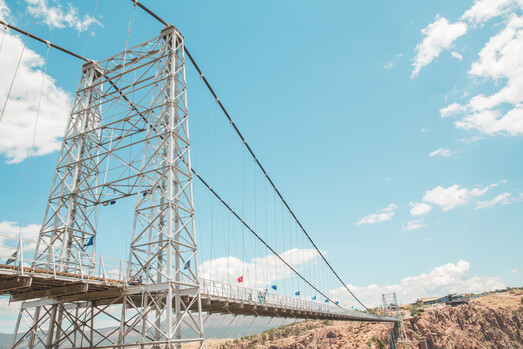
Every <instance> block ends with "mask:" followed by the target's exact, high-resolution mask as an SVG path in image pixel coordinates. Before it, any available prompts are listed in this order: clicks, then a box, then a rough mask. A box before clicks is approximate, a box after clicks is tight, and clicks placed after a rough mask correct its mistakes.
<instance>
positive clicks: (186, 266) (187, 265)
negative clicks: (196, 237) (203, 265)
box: [183, 261, 191, 270]
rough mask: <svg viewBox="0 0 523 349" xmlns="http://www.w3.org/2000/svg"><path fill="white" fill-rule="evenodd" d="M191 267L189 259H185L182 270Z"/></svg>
mask: <svg viewBox="0 0 523 349" xmlns="http://www.w3.org/2000/svg"><path fill="white" fill-rule="evenodd" d="M190 267H191V261H187V263H185V266H184V267H183V270H187V269H189V268H190Z"/></svg>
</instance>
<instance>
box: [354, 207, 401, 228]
mask: <svg viewBox="0 0 523 349" xmlns="http://www.w3.org/2000/svg"><path fill="white" fill-rule="evenodd" d="M397 208H398V205H396V204H390V205H389V206H387V207H386V208H384V209H383V210H379V211H378V212H377V213H372V214H369V215H368V216H365V217H363V218H362V219H360V221H359V222H358V223H357V225H361V224H375V223H380V222H384V221H390V220H391V219H392V216H394V213H395V212H394V211H395V210H396V209H397Z"/></svg>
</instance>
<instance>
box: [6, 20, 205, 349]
mask: <svg viewBox="0 0 523 349" xmlns="http://www.w3.org/2000/svg"><path fill="white" fill-rule="evenodd" d="M189 148H190V147H189V125H188V112H187V100H186V80H185V54H184V39H183V36H182V35H181V33H180V32H179V31H178V30H177V29H176V28H175V27H174V26H172V25H171V26H167V27H165V28H164V29H163V30H162V32H161V35H160V36H159V37H157V38H154V39H152V40H149V41H147V42H145V43H142V44H140V45H138V46H136V47H133V48H130V49H127V50H126V51H124V52H122V53H120V54H118V55H115V56H113V57H111V58H109V59H106V60H104V61H101V62H99V63H96V62H89V63H86V64H85V65H84V66H83V68H82V77H81V82H80V84H79V87H78V90H77V92H76V96H75V100H74V103H73V107H72V111H71V115H70V118H69V120H68V123H67V128H66V131H65V135H64V138H63V144H62V148H61V152H60V156H59V160H58V165H57V168H56V174H55V178H54V182H53V185H52V189H51V194H50V196H49V201H48V205H47V209H46V213H45V218H44V223H43V226H42V230H41V232H40V236H39V240H38V247H37V253H36V257H35V262H34V263H33V265H32V271H34V272H42V273H53V274H54V275H61V273H62V274H64V275H69V276H70V275H72V274H74V275H75V276H76V277H78V279H79V280H85V278H89V277H90V275H93V274H94V269H95V268H96V267H97V266H96V263H95V254H94V251H95V246H96V236H97V230H98V214H99V209H100V207H103V206H104V205H108V204H110V203H111V202H113V203H114V202H115V201H116V200H118V199H121V198H127V197H132V196H134V197H135V198H136V206H135V215H134V223H133V230H132V239H131V244H130V255H129V263H128V265H127V266H126V267H125V268H126V275H127V277H128V280H127V283H128V284H129V285H131V286H128V287H123V288H117V289H109V290H101V291H99V292H98V293H97V292H94V293H92V294H91V293H90V295H91V296H90V297H91V298H90V299H89V300H85V299H86V297H85V296H82V297H78V300H75V298H74V297H69V298H67V297H66V299H64V300H62V299H60V298H59V297H57V298H47V299H42V300H39V301H31V302H24V303H23V304H22V307H21V313H20V316H19V319H18V323H17V326H16V330H15V337H14V339H13V344H12V346H13V347H19V346H21V345H22V343H28V347H29V348H34V347H36V346H42V345H43V346H45V347H47V348H82V347H98V348H104V347H105V348H123V347H127V346H130V347H140V348H145V347H147V348H150V347H154V348H174V347H181V345H182V343H188V342H198V343H199V345H200V347H203V327H202V318H201V301H200V284H199V281H198V273H197V259H196V252H197V245H196V238H195V222H194V205H193V189H192V173H191V160H190V151H189ZM122 268H123V266H122ZM104 292H105V293H104ZM22 319H23V320H25V323H27V324H28V326H29V329H28V330H27V331H25V332H24V331H20V324H21V323H23V322H22ZM100 319H102V320H103V319H112V320H119V328H115V329H114V330H112V331H111V332H110V333H101V332H100V331H99V330H98V327H97V323H98V322H99V321H102V320H100ZM182 327H183V329H184V335H183V336H182ZM17 333H18V336H21V337H19V338H17ZM99 338H102V339H101V340H100V339H99ZM24 341H25V342H24ZM23 345H25V344H23Z"/></svg>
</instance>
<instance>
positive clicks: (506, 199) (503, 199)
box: [476, 193, 511, 209]
mask: <svg viewBox="0 0 523 349" xmlns="http://www.w3.org/2000/svg"><path fill="white" fill-rule="evenodd" d="M510 197H511V195H510V193H503V194H499V195H497V196H496V197H495V198H494V199H492V200H487V201H478V203H477V206H476V209H479V208H486V207H492V206H494V205H497V204H500V205H508V204H510Z"/></svg>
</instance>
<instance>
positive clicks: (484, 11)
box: [461, 0, 515, 24]
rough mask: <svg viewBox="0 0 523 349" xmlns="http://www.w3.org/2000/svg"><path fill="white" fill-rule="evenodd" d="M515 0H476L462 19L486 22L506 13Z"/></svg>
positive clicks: (476, 22) (475, 22)
mask: <svg viewBox="0 0 523 349" xmlns="http://www.w3.org/2000/svg"><path fill="white" fill-rule="evenodd" d="M514 2H515V1H514V0H476V1H475V2H474V5H472V7H471V8H470V9H468V10H467V11H465V13H464V14H463V16H461V19H462V20H465V21H468V22H472V23H474V24H478V23H484V22H486V21H488V20H489V19H491V18H493V17H497V16H500V15H502V14H504V13H506V12H507V10H508V8H509V6H510V5H511V4H513V3H514Z"/></svg>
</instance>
